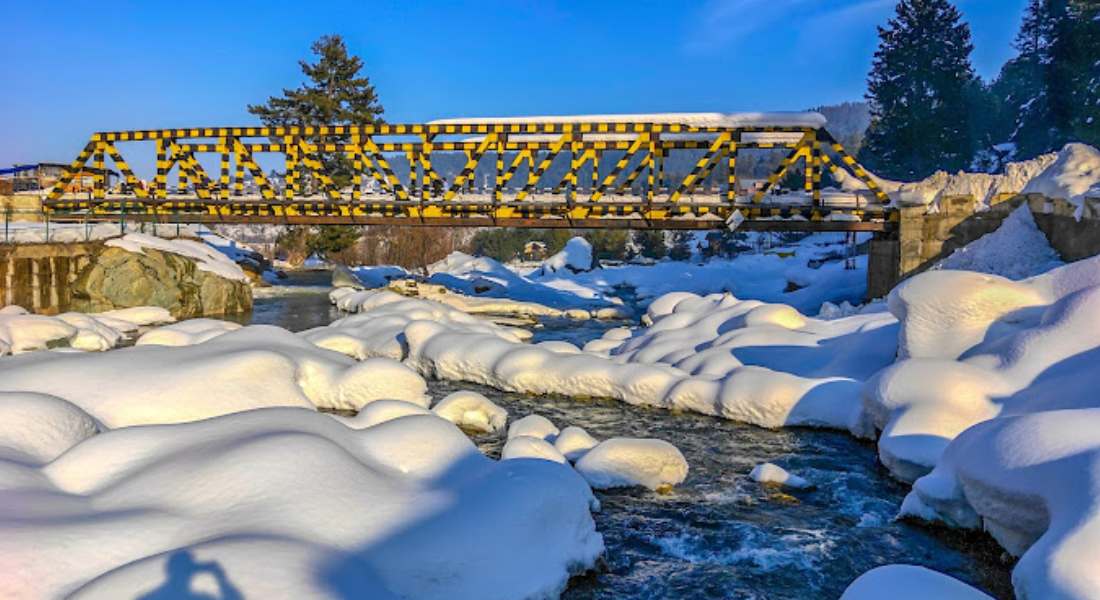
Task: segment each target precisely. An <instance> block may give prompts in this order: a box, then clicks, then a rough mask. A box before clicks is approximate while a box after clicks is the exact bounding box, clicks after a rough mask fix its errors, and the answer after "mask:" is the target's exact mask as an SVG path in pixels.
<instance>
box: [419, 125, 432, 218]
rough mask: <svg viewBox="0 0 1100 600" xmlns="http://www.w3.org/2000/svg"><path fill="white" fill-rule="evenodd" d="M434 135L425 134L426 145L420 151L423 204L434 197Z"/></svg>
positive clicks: (421, 199) (421, 196)
mask: <svg viewBox="0 0 1100 600" xmlns="http://www.w3.org/2000/svg"><path fill="white" fill-rule="evenodd" d="M433 137H434V136H431V135H425V136H424V138H423V139H424V146H423V150H422V152H421V153H420V202H421V204H423V203H425V202H428V201H429V200H431V199H432V139H433ZM421 210H423V209H421Z"/></svg>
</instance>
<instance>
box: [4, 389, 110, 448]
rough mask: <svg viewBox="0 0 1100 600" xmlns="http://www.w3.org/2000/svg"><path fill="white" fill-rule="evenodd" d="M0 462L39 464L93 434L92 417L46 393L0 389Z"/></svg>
mask: <svg viewBox="0 0 1100 600" xmlns="http://www.w3.org/2000/svg"><path fill="white" fill-rule="evenodd" d="M0 424H2V425H0V463H2V462H3V461H4V460H16V461H20V462H25V463H27V464H31V465H43V464H46V463H48V462H50V461H51V460H53V459H55V458H57V457H58V456H60V455H61V454H62V453H64V452H65V451H66V450H68V449H69V448H72V447H73V446H75V445H77V444H79V443H80V442H82V441H84V440H86V439H88V438H89V437H91V436H93V435H95V433H96V431H97V430H98V428H97V427H96V423H95V419H92V417H90V416H89V415H88V414H87V413H85V412H84V411H82V410H80V408H78V407H77V406H74V405H73V404H71V403H69V402H66V401H64V400H62V399H61V398H58V397H56V396H50V395H48V394H38V393H34V392H0Z"/></svg>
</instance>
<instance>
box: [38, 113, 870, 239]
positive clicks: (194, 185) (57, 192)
mask: <svg viewBox="0 0 1100 600" xmlns="http://www.w3.org/2000/svg"><path fill="white" fill-rule="evenodd" d="M130 142H146V144H145V145H146V146H148V145H149V143H150V142H151V145H152V147H153V151H154V152H155V161H156V174H155V176H154V178H153V180H152V181H151V182H145V181H142V180H140V179H139V178H138V177H137V176H136V175H135V174H134V172H133V170H132V169H131V168H130V166H129V164H128V163H127V161H126V159H125V157H124V156H123V154H122V152H121V150H120V147H121V146H123V145H124V144H125V143H130ZM767 149H781V150H785V151H786V154H785V157H784V158H783V160H782V161H781V162H780V163H779V165H778V166H777V167H776V169H775V170H774V171H773V172H772V173H771V174H770V175H769V176H768V177H767V179H766V180H764V181H762V182H760V184H759V185H758V186H756V187H755V188H750V189H747V190H742V188H741V186H740V185H739V181H738V173H737V161H738V156H739V154H740V153H742V152H744V151H747V150H767ZM681 152H690V153H691V158H692V159H694V163H693V164H692V166H691V168H690V170H689V171H688V172H686V173H683V172H680V173H676V174H673V173H672V172H670V171H669V170H667V169H666V165H667V163H668V161H669V160H670V157H671V156H672V155H673V154H674V153H681ZM448 153H452V154H458V155H460V156H459V160H458V161H457V162H456V161H454V160H452V161H451V163H452V167H453V168H451V169H450V171H449V172H448V171H447V170H445V169H441V168H439V164H440V162H441V160H440V159H439V157H440V155H441V154H448ZM260 154H276V155H279V157H281V160H280V158H279V157H277V158H276V159H275V160H276V163H281V166H282V167H283V174H282V181H271V180H270V178H269V177H268V174H265V172H264V169H263V168H262V167H261V164H260V163H261V160H260V159H259V158H258V156H259V155H260ZM395 154H396V155H400V156H403V157H404V159H405V161H407V169H408V172H407V174H403V175H404V176H403V177H399V176H398V174H397V172H396V169H395V161H394V155H395ZM202 155H213V156H216V157H217V171H216V173H214V174H211V173H210V172H208V171H207V170H206V168H205V167H204V166H203V164H202V162H200V160H199V158H198V157H199V156H202ZM204 158H205V157H204ZM108 159H109V160H110V161H111V162H113V164H114V168H115V170H117V171H118V172H119V173H121V176H122V181H123V185H122V189H120V190H108V189H107V182H106V181H105V180H104V179H103V178H102V177H101V176H97V177H96V178H95V180H94V182H93V191H92V194H91V197H90V198H72V197H66V195H65V194H64V190H65V188H66V186H67V185H68V183H69V182H70V181H71V180H72V178H73V177H74V176H75V175H76V174H77V173H80V172H82V171H83V170H84V169H85V168H86V167H88V166H91V167H93V168H92V169H91V171H92V172H93V173H104V172H106V171H105V170H104V167H105V166H106V164H107V162H108ZM799 168H800V169H801V173H802V175H803V189H802V190H801V192H800V193H797V194H793V195H792V196H791V197H785V198H778V197H776V196H773V195H772V192H774V191H775V190H776V187H777V185H778V184H779V182H780V181H781V180H782V178H783V177H784V176H785V175H786V174H787V173H789V172H791V171H793V170H795V169H799ZM826 170H829V171H831V172H833V173H835V174H837V178H838V179H839V178H842V177H843V178H854V179H855V180H858V181H860V182H862V183H863V185H864V186H865V187H866V191H864V192H863V193H862V194H861V195H860V194H857V195H856V198H857V201H856V202H855V203H854V204H853V203H849V204H848V205H846V206H836V205H835V204H830V203H829V202H827V201H826V199H825V198H824V197H823V190H822V175H823V173H824V172H825V171H826ZM722 171H724V172H725V177H718V178H721V179H723V180H722V181H720V182H719V183H718V188H719V189H718V190H717V192H713V193H712V192H709V191H705V192H704V193H698V195H697V192H701V191H702V188H703V186H704V185H705V186H707V187H709V185H710V184H709V183H705V182H712V181H714V179H715V178H716V176H718V175H719V173H721V172H722ZM478 172H481V173H483V174H486V173H487V174H488V175H490V176H491V178H492V184H491V186H487V188H488V189H485V190H483V192H482V193H475V190H474V183H475V182H474V179H475V176H476V174H477V173H478ZM840 172H843V174H842V173H840ZM173 173H174V174H175V179H176V182H175V183H176V185H175V188H174V189H172V188H170V186H169V179H170V176H171V175H172V174H173ZM248 179H250V180H251V185H250V186H249V187H250V188H254V190H251V189H250V190H249V191H248V192H249V193H248V194H247V196H246V180H248ZM342 179H344V181H341V180H342ZM248 196H250V197H248ZM848 196H849V197H851V196H852V194H848ZM860 196H862V197H864V198H865V202H864V204H863V205H861V203H860V201H859V197H860ZM887 201H888V199H887V197H886V194H885V193H884V192H883V191H882V190H881V189H880V188H879V186H878V185H877V184H876V182H875V180H874V178H873V177H871V176H870V175H869V174H868V173H867V172H866V171H865V170H864V169H863V168H862V167H860V165H859V164H858V163H857V162H856V161H855V159H854V158H853V157H852V156H850V155H849V154H848V153H847V151H846V150H845V149H844V147H843V146H842V145H841V144H839V143H838V142H837V141H836V140H835V139H834V138H833V137H832V136H831V135H830V134H829V132H828V131H827V130H825V129H824V128H822V127H809V126H806V127H787V126H698V125H689V124H680V123H653V122H574V123H562V122H538V121H532V122H518V123H517V122H510V123H484V122H481V123H461V122H459V123H453V122H448V123H436V124H405V125H402V124H393V125H390V124H379V125H361V126H350V125H334V126H286V127H215V128H187V129H158V130H138V131H115V132H102V133H96V134H94V135H92V137H91V139H90V140H89V141H88V143H87V144H86V145H85V147H84V149H83V150H82V151H81V153H80V154H79V155H78V157H77V158H76V160H74V161H73V162H72V164H71V165H70V166H69V168H68V169H67V170H66V172H65V174H64V175H63V176H62V177H61V178H60V179H59V180H58V182H57V184H56V185H55V186H54V188H53V189H51V190H50V192H49V194H48V196H47V198H46V201H45V203H44V207H45V208H46V210H49V211H54V212H86V213H118V212H130V213H131V214H139V213H146V214H161V215H163V214H176V215H187V214H197V213H205V214H208V215H214V216H217V215H226V216H229V215H246V216H247V215H251V216H255V217H265V218H267V217H271V218H277V217H307V216H316V217H318V218H323V217H325V216H328V215H337V216H356V215H369V214H376V213H382V214H385V215H387V216H392V217H396V218H408V217H412V218H418V219H421V220H424V219H440V218H454V217H455V216H456V215H465V216H471V215H476V216H488V217H492V218H530V217H534V218H537V217H540V216H546V217H564V218H575V219H585V218H593V217H602V216H620V217H622V216H626V215H637V216H639V217H640V218H643V219H657V220H661V219H670V218H677V217H684V216H688V217H690V216H700V215H702V214H708V213H713V214H716V215H718V216H721V217H727V216H729V215H730V214H732V212H733V211H734V210H740V211H742V213H743V214H744V215H747V217H748V218H769V217H775V218H786V217H790V216H791V213H792V210H793V209H794V208H797V211H796V212H798V214H799V215H800V216H803V217H805V218H809V219H825V218H828V216H829V214H830V213H833V212H836V211H840V212H844V213H848V215H849V216H852V215H854V216H856V217H862V216H863V213H864V208H866V206H865V204H866V203H867V202H870V203H872V204H879V205H883V204H885V203H886V202H887ZM878 216H879V217H881V214H879V215H878Z"/></svg>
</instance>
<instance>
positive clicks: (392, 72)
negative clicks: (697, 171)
mask: <svg viewBox="0 0 1100 600" xmlns="http://www.w3.org/2000/svg"><path fill="white" fill-rule="evenodd" d="M5 2H11V4H10V5H9V6H6V7H0V12H2V13H3V17H2V18H0V57H3V61H2V66H0V69H2V70H3V71H2V73H0V166H8V165H9V164H11V163H13V162H38V161H58V162H68V161H70V160H71V159H72V158H74V157H75V155H76V153H77V152H78V151H79V149H80V148H81V147H82V146H83V144H84V143H85V142H86V140H87V138H88V135H89V134H90V133H91V132H93V131H98V130H119V129H153V128H162V127H183V126H192V127H197V126H214V125H222V126H228V125H245V124H251V123H255V122H256V121H255V119H254V118H253V117H252V116H251V115H249V114H248V112H247V111H246V110H245V106H246V105H247V104H248V103H258V102H262V101H264V100H265V99H266V98H267V97H268V96H269V95H272V94H277V93H278V92H279V91H280V90H281V89H282V88H283V87H295V86H297V85H298V84H299V83H300V82H301V72H300V70H299V68H298V64H297V60H298V59H300V58H304V57H306V56H307V55H308V53H309V45H310V43H311V42H312V41H313V40H314V39H316V38H317V37H319V36H321V35H323V34H326V33H339V34H341V35H343V36H344V38H345V39H346V41H347V43H348V46H349V49H350V51H351V52H353V53H355V54H357V55H359V56H361V57H362V58H363V60H364V61H365V63H366V67H365V71H366V73H367V75H368V76H369V77H370V78H371V80H372V81H373V82H374V84H375V86H376V88H377V90H378V93H379V95H380V97H381V100H382V104H383V106H384V107H385V109H386V112H385V117H386V119H387V120H388V121H390V122H416V121H423V120H427V119H433V118H441V117H459V116H503V115H524V114H576V113H615V112H655V111H684V112H694V111H726V112H732V111H738V110H797V109H804V108H807V107H810V106H815V105H819V104H830V103H835V102H841V101H844V100H858V99H860V98H861V97H862V96H863V93H864V90H865V83H864V82H865V78H866V75H867V70H868V67H869V65H870V62H871V55H872V53H873V51H874V48H875V46H876V43H877V37H876V31H875V26H876V25H879V24H883V23H885V21H886V19H887V17H888V16H889V15H891V14H892V13H893V6H894V1H893V0H724V1H722V0H702V1H694V2H688V1H682V2H681V1H674V0H668V1H658V0H653V1H647V0H631V1H619V0H602V1H592V2H579V1H578V2H566V1H551V0H547V1H535V0H499V1H498V0H491V1H490V0H486V1H483V2H457V1H451V2H445V1H437V2H431V1H427V0H424V1H399V0H394V1H385V0H360V1H356V2H308V3H307V2H280V1H276V0H271V1H267V2H244V1H238V0H219V1H216V2H213V1H206V0H190V1H188V2H175V3H165V2H143V1H124V0H117V1H114V2H90V1H89V2H76V1H72V2H40V3H33V2H32V3H17V2H15V1H14V0H5ZM1025 2H1026V0H958V1H957V5H958V6H959V8H960V9H961V10H962V12H963V13H964V15H965V18H966V19H967V21H968V22H969V23H970V26H971V29H972V31H973V35H974V45H975V51H974V55H973V59H974V64H975V67H976V69H977V71H978V73H979V74H980V75H982V76H983V77H986V78H990V77H992V76H994V75H995V74H996V73H997V71H998V69H999V68H1000V65H1001V64H1002V63H1003V62H1004V61H1005V60H1006V59H1007V58H1010V57H1011V56H1012V55H1013V54H1014V51H1013V50H1012V46H1011V42H1012V39H1013V37H1014V35H1015V33H1016V29H1017V27H1018V22H1019V19H1020V15H1021V13H1022V11H1023V6H1024V4H1025ZM134 162H139V163H140V162H143V161H134Z"/></svg>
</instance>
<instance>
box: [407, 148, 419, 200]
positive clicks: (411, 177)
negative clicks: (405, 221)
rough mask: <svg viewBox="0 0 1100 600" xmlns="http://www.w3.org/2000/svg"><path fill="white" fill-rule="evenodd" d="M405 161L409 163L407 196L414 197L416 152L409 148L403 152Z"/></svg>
mask: <svg viewBox="0 0 1100 600" xmlns="http://www.w3.org/2000/svg"><path fill="white" fill-rule="evenodd" d="M405 159H406V160H408V161H409V196H410V197H414V196H416V175H417V173H416V151H415V150H413V149H412V148H409V149H408V150H406V151H405Z"/></svg>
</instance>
